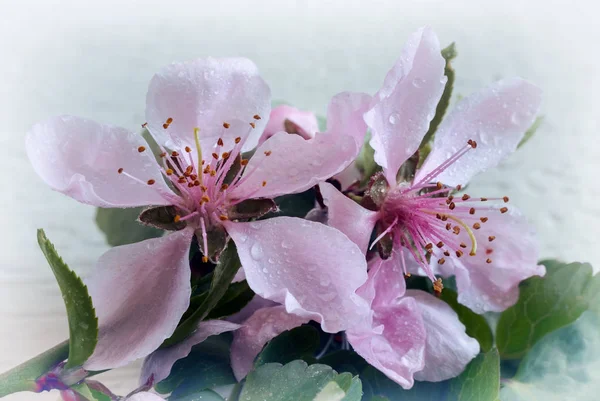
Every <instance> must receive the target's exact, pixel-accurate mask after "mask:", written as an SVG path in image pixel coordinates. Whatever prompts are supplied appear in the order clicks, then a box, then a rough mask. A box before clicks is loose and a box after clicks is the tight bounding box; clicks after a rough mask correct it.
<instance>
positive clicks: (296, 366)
mask: <svg viewBox="0 0 600 401" xmlns="http://www.w3.org/2000/svg"><path fill="white" fill-rule="evenodd" d="M359 383H360V382H359V380H358V378H356V377H354V378H349V376H348V375H344V376H343V377H342V378H339V375H338V374H337V373H336V372H335V371H334V370H333V369H331V367H329V366H326V365H321V364H315V365H310V366H309V365H308V364H307V363H306V362H304V361H293V362H290V363H288V364H287V365H281V364H278V363H268V364H266V365H262V366H259V367H258V368H256V369H254V370H253V371H252V372H250V373H249V374H248V377H247V378H246V384H245V385H244V388H243V389H242V393H241V395H240V398H239V399H240V400H245V401H360V399H361V398H360V393H361V392H360V388H359V387H358V386H360V384H359Z"/></svg>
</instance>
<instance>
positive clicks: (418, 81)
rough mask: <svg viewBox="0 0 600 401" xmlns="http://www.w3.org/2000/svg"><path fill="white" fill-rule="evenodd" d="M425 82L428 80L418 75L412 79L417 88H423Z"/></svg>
mask: <svg viewBox="0 0 600 401" xmlns="http://www.w3.org/2000/svg"><path fill="white" fill-rule="evenodd" d="M425 82H427V81H425V80H424V79H423V78H419V77H416V78H414V79H413V80H412V84H413V86H414V87H415V88H421V87H422V86H423V85H424V84H425Z"/></svg>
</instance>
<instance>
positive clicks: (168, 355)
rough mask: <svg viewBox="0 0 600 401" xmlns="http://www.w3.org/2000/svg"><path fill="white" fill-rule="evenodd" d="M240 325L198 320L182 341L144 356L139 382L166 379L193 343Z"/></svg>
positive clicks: (189, 350)
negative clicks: (193, 328) (192, 331)
mask: <svg viewBox="0 0 600 401" xmlns="http://www.w3.org/2000/svg"><path fill="white" fill-rule="evenodd" d="M240 327H241V326H240V325H238V324H235V323H231V322H226V321H224V320H208V321H204V322H200V323H199V324H198V328H197V329H196V331H195V332H194V333H193V334H192V335H190V336H189V337H188V338H186V339H185V340H183V341H182V342H180V343H178V344H176V345H173V346H172V347H168V348H161V349H157V350H156V351H154V352H153V353H151V354H150V355H148V357H146V359H145V360H144V365H143V366H142V373H141V376H140V384H141V385H143V384H144V383H148V382H149V380H150V379H151V378H152V382H153V383H158V382H160V381H161V380H163V379H166V378H167V377H169V374H170V373H171V368H172V367H173V365H174V364H175V362H177V361H178V360H180V359H182V358H185V357H186V356H188V355H189V354H190V352H191V350H192V347H193V346H194V345H196V344H200V343H201V342H203V341H204V340H206V339H207V338H208V337H210V336H215V335H218V334H221V333H224V332H226V331H233V330H237V329H238V328H240Z"/></svg>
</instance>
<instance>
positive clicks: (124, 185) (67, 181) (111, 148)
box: [25, 116, 174, 207]
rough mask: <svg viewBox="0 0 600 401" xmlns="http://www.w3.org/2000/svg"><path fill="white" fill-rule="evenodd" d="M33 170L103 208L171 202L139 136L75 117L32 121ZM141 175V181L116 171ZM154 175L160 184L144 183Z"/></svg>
mask: <svg viewBox="0 0 600 401" xmlns="http://www.w3.org/2000/svg"><path fill="white" fill-rule="evenodd" d="M25 146H26V149H27V155H28V156H29V159H30V160H31V164H32V165H33V168H34V170H35V171H36V172H37V173H38V175H39V176H40V177H41V178H42V179H43V180H44V181H45V182H46V183H47V184H48V185H49V186H50V187H51V188H52V189H54V190H56V191H59V192H62V193H64V194H65V195H68V196H70V197H72V198H73V199H76V200H78V201H80V202H82V203H87V204H90V205H94V206H101V207H129V206H145V205H168V204H170V203H171V202H169V201H167V200H165V198H164V197H162V196H161V195H160V193H161V192H162V193H166V194H168V195H167V196H169V194H170V195H171V196H174V194H173V193H172V192H171V190H170V189H169V188H168V187H167V185H166V184H165V182H164V180H163V179H162V174H161V172H160V169H159V166H158V164H157V163H156V161H155V159H154V156H153V155H152V153H151V152H150V151H149V150H146V151H144V152H142V153H140V152H138V148H139V147H140V146H145V147H148V145H147V143H146V141H144V139H143V138H142V136H141V135H138V134H134V133H132V132H129V131H127V130H126V129H124V128H119V127H114V126H110V125H103V124H98V123H96V122H94V121H91V120H86V119H83V118H78V117H73V116H61V117H54V118H51V119H49V120H46V121H44V122H41V123H38V124H36V125H34V126H33V127H32V128H31V130H30V131H29V132H28V133H27V137H26V139H25ZM119 168H123V169H124V171H125V172H127V173H129V174H131V175H133V176H134V177H136V178H138V179H140V180H141V181H142V182H143V183H139V182H137V181H135V180H133V179H131V178H129V177H126V176H125V175H124V174H119V173H118V172H117V170H118V169H119ZM150 179H154V180H155V181H156V183H155V184H154V185H152V186H149V185H147V184H145V182H147V181H148V180H150Z"/></svg>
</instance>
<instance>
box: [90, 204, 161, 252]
mask: <svg viewBox="0 0 600 401" xmlns="http://www.w3.org/2000/svg"><path fill="white" fill-rule="evenodd" d="M143 210H144V209H143V208H141V207H134V208H127V209H102V208H98V209H97V210H96V224H97V225H98V228H99V229H100V230H101V231H102V232H103V233H104V236H105V237H106V242H107V243H108V244H109V245H110V246H119V245H126V244H133V243H134V242H140V241H143V240H146V239H149V238H157V237H160V236H162V235H163V231H162V230H158V229H156V228H154V227H148V226H145V225H143V224H140V223H139V222H138V221H137V219H138V216H139V215H140V213H142V211H143Z"/></svg>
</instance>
